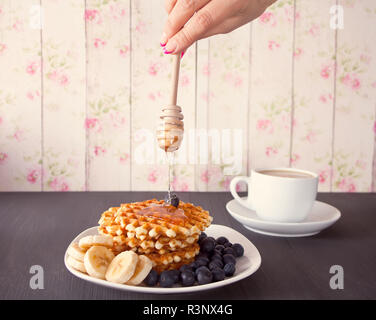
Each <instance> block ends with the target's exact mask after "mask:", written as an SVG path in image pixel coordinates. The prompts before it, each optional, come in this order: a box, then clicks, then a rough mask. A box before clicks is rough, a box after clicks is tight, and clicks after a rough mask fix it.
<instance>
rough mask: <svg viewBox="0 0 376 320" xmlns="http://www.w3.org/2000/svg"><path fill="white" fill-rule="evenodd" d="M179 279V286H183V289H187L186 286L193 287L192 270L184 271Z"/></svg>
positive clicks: (193, 275) (193, 277)
mask: <svg viewBox="0 0 376 320" xmlns="http://www.w3.org/2000/svg"><path fill="white" fill-rule="evenodd" d="M180 279H181V284H182V285H183V286H184V287H188V286H193V284H194V283H195V281H196V280H195V274H194V273H193V271H192V270H184V271H183V272H182V273H181V274H180Z"/></svg>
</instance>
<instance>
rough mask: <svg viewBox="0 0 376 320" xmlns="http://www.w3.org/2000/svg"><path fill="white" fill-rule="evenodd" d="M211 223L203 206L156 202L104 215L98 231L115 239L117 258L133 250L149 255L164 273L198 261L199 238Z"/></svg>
mask: <svg viewBox="0 0 376 320" xmlns="http://www.w3.org/2000/svg"><path fill="white" fill-rule="evenodd" d="M211 221H212V217H211V216H210V215H209V212H208V211H206V210H203V209H202V208H201V207H199V206H194V205H193V204H191V203H184V202H182V201H180V203H179V206H178V208H175V207H173V206H171V205H168V204H165V203H164V201H163V200H160V201H159V200H156V199H153V200H147V201H143V202H134V203H126V204H122V205H121V206H120V207H113V208H110V209H109V210H107V211H105V212H104V213H103V214H102V216H101V219H100V220H99V225H100V226H99V228H98V230H99V233H101V234H103V235H109V236H111V237H112V238H113V242H114V247H113V251H114V253H115V254H118V253H120V252H122V251H125V250H133V251H135V252H136V253H138V254H143V255H146V256H147V257H148V258H150V259H151V260H152V262H153V268H154V269H155V270H157V271H158V272H161V271H164V270H170V269H177V268H180V266H182V265H183V264H187V263H191V262H192V261H193V260H194V258H195V256H196V255H197V254H198V253H199V251H200V247H199V245H198V243H197V241H198V238H199V235H200V233H201V232H202V231H204V230H205V229H206V228H207V227H208V226H209V225H210V223H211Z"/></svg>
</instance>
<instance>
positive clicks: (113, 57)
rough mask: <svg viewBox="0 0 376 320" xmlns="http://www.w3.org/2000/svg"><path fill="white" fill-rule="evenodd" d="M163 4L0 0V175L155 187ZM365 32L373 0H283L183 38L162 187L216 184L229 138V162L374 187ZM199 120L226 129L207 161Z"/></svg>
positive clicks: (166, 78) (368, 33)
mask: <svg viewBox="0 0 376 320" xmlns="http://www.w3.org/2000/svg"><path fill="white" fill-rule="evenodd" d="M163 4H164V1H163V0H133V1H131V0H0V190H1V191H84V190H89V191H93V190H165V189H166V187H167V175H168V167H167V165H166V162H165V159H164V157H163V152H162V151H161V150H159V149H158V147H157V146H156V143H155V140H154V139H155V136H154V135H153V134H154V132H155V129H156V125H157V123H158V115H159V112H160V109H161V107H162V106H164V105H166V103H167V101H168V96H169V86H170V77H171V57H169V56H166V55H164V54H163V53H162V50H161V48H160V46H159V39H160V35H161V30H162V28H163V23H164V21H165V19H166V14H165V12H164V5H163ZM334 5H338V6H340V8H342V9H343V14H344V15H343V18H344V19H343V23H344V24H343V28H342V29H341V28H339V29H335V28H331V27H330V21H331V19H332V16H333V14H332V13H331V9H332V7H333V6H334ZM375 39H376V1H374V0H315V1H311V0H279V1H277V2H276V3H275V4H274V5H273V6H272V7H270V8H269V9H268V10H267V11H266V12H265V13H264V14H263V15H262V16H261V17H260V18H259V19H257V20H255V21H254V22H253V23H251V24H248V25H246V26H243V27H242V28H240V29H238V30H236V31H234V32H232V33H231V34H228V35H219V36H216V37H212V38H210V39H205V40H201V41H199V42H198V43H197V44H196V45H194V46H192V47H191V48H190V49H189V50H188V51H187V53H186V54H185V56H184V58H183V59H182V62H181V73H180V88H179V97H178V103H179V105H180V106H182V108H183V113H184V116H185V119H184V121H185V128H186V137H185V138H184V143H183V146H182V149H181V150H179V151H178V153H177V155H176V162H177V165H176V167H175V174H176V175H175V178H174V180H173V181H172V185H173V188H174V189H175V190H178V191H194V190H198V191H225V190H228V186H229V182H230V180H231V178H232V174H233V173H231V172H229V171H228V170H226V169H228V167H229V163H230V162H231V161H230V162H228V161H227V160H228V157H227V158H226V157H225V156H224V155H223V154H225V153H231V152H232V153H233V154H234V155H236V156H237V157H238V158H239V157H240V164H241V166H240V168H238V169H239V170H238V171H237V172H236V174H237V175H239V174H244V175H245V174H249V173H250V170H251V169H252V168H258V167H271V166H278V167H288V166H291V167H297V168H304V169H308V170H312V171H315V172H317V173H318V174H319V182H320V185H319V188H320V191H334V192H370V191H371V192H372V191H376V138H375V137H376V122H375V119H376V44H375V41H374V40H375ZM194 130H196V131H194ZM196 132H214V133H218V132H219V133H220V135H222V136H221V152H222V156H221V157H219V161H218V154H214V155H213V153H215V152H214V151H213V150H214V149H212V148H210V147H211V146H212V144H213V143H215V140H213V139H207V137H206V138H205V135H204V141H205V139H206V142H205V143H206V144H205V143H204V144H203V145H204V147H205V146H206V150H210V152H209V155H208V158H209V160H208V161H206V162H205V161H197V158H196V155H195V152H197V150H196V149H192V148H191V144H189V143H188V142H191V143H192V141H195V138H192V136H193V137H194V135H192V136H191V137H190V136H189V135H190V134H192V133H193V134H194V133H196ZM214 136H215V134H214ZM226 137H227V138H226ZM201 141H202V140H201ZM213 141H214V142H213ZM234 141H235V142H237V143H233V142H234ZM239 144H240V148H239ZM235 145H237V146H238V148H236V147H235ZM230 158H231V157H230ZM210 159H212V160H210ZM213 159H214V160H213Z"/></svg>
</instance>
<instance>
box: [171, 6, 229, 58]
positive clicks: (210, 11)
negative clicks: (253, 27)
mask: <svg viewBox="0 0 376 320" xmlns="http://www.w3.org/2000/svg"><path fill="white" fill-rule="evenodd" d="M229 2H231V1H211V2H209V3H208V4H207V5H206V6H205V7H203V8H202V9H201V10H199V11H198V12H197V13H196V14H195V15H194V16H193V17H192V18H191V19H189V21H188V22H187V23H186V24H185V26H184V27H183V28H182V29H181V30H180V31H179V32H178V33H176V34H175V35H174V36H173V37H172V38H170V39H169V40H168V42H167V44H166V46H165V53H166V54H169V53H173V54H175V53H178V52H181V51H182V50H185V49H186V48H188V47H189V46H190V45H191V44H192V43H194V42H195V41H196V40H198V39H200V37H202V36H203V35H204V34H205V33H206V32H208V30H210V29H211V28H213V27H214V26H216V25H217V24H219V23H221V22H222V21H224V20H225V19H226V16H232V11H234V8H233V6H231V3H229Z"/></svg>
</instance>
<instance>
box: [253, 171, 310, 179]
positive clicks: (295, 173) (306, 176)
mask: <svg viewBox="0 0 376 320" xmlns="http://www.w3.org/2000/svg"><path fill="white" fill-rule="evenodd" d="M259 173H261V174H266V175H268V176H274V177H282V178H296V179H312V178H314V176H313V175H311V174H309V173H305V172H300V171H292V170H289V171H287V170H262V171H259Z"/></svg>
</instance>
